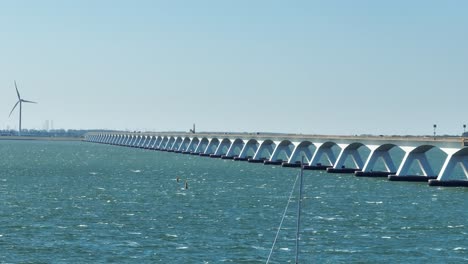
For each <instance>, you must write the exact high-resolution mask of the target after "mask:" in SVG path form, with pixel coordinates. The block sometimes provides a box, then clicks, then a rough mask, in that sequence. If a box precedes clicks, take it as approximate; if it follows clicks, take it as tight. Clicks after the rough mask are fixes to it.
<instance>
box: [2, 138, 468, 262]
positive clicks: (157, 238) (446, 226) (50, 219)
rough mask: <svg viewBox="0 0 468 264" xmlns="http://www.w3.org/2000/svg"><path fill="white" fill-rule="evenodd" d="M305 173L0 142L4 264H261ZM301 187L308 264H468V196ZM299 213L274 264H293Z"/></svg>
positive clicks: (316, 180) (312, 177) (451, 191)
mask: <svg viewBox="0 0 468 264" xmlns="http://www.w3.org/2000/svg"><path fill="white" fill-rule="evenodd" d="M298 171H299V170H297V169H287V168H281V167H277V166H276V167H275V166H264V165H258V164H249V163H245V162H235V161H231V160H220V159H210V158H205V157H198V156H190V155H181V154H175V153H167V152H157V151H149V150H141V149H132V148H124V147H116V146H108V145H100V144H93V143H84V142H44V141H42V142H41V141H0V198H1V201H0V262H1V263H99V262H101V263H102V262H115V263H265V261H266V259H267V257H268V254H269V253H270V248H271V246H272V243H273V240H274V237H275V233H276V229H277V228H278V225H279V223H280V220H281V216H282V214H283V210H284V208H285V206H286V204H287V201H288V197H289V193H290V192H291V189H292V187H293V183H294V181H295V179H296V177H297V175H298ZM304 177H305V178H304V195H305V199H304V203H303V208H302V209H303V218H302V225H301V241H300V260H301V263H429V262H430V263H462V262H468V239H467V238H468V236H467V235H468V212H467V208H468V203H467V198H468V189H467V188H435V187H428V186H427V184H426V183H405V182H389V181H386V180H384V179H374V178H356V177H354V176H351V175H345V174H327V173H324V172H314V171H306V172H305V174H304ZM177 178H179V179H180V180H179V182H177V181H176V179H177ZM185 181H187V183H188V189H187V190H185V188H184V183H185ZM296 193H297V192H296ZM293 202H294V203H291V204H290V206H289V209H288V211H287V214H286V219H285V222H284V226H283V229H282V230H281V233H280V236H279V238H278V243H277V245H276V247H275V249H274V251H273V255H272V258H271V262H270V263H294V257H295V252H294V250H295V234H296V233H295V224H296V222H295V221H296V210H297V207H296V204H295V202H296V200H295V199H293Z"/></svg>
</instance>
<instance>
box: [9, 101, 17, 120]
mask: <svg viewBox="0 0 468 264" xmlns="http://www.w3.org/2000/svg"><path fill="white" fill-rule="evenodd" d="M19 103H20V101H18V102H16V104H15V106H13V109H11V112H10V115H9V116H8V117H10V116H11V113H13V110H15V108H16V106H17V105H18V104H19Z"/></svg>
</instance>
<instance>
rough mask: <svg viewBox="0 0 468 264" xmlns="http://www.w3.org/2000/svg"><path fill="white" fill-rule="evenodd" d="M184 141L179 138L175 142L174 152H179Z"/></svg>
mask: <svg viewBox="0 0 468 264" xmlns="http://www.w3.org/2000/svg"><path fill="white" fill-rule="evenodd" d="M182 141H184V139H183V138H182V137H177V138H176V140H175V142H174V145H173V146H172V150H174V151H176V150H179V148H180V145H181V144H182Z"/></svg>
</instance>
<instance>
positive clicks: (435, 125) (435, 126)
mask: <svg viewBox="0 0 468 264" xmlns="http://www.w3.org/2000/svg"><path fill="white" fill-rule="evenodd" d="M436 128H437V124H434V140H436Z"/></svg>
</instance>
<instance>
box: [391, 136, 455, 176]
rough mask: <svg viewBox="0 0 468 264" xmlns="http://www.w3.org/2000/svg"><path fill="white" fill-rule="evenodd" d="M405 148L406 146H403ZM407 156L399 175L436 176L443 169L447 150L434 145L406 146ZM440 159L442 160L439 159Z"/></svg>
mask: <svg viewBox="0 0 468 264" xmlns="http://www.w3.org/2000/svg"><path fill="white" fill-rule="evenodd" d="M403 149H404V150H405V148H403ZM405 151H406V153H405V157H404V158H403V161H402V164H401V166H400V168H399V169H398V172H397V174H396V175H397V176H425V177H428V178H435V177H436V175H438V174H439V172H440V170H441V169H442V165H443V160H444V159H445V158H446V157H447V156H448V154H447V153H446V152H444V151H443V150H442V149H440V148H438V147H436V146H434V145H428V144H426V145H421V146H418V147H413V148H411V147H408V148H406V150H405ZM438 160H440V161H438Z"/></svg>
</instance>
